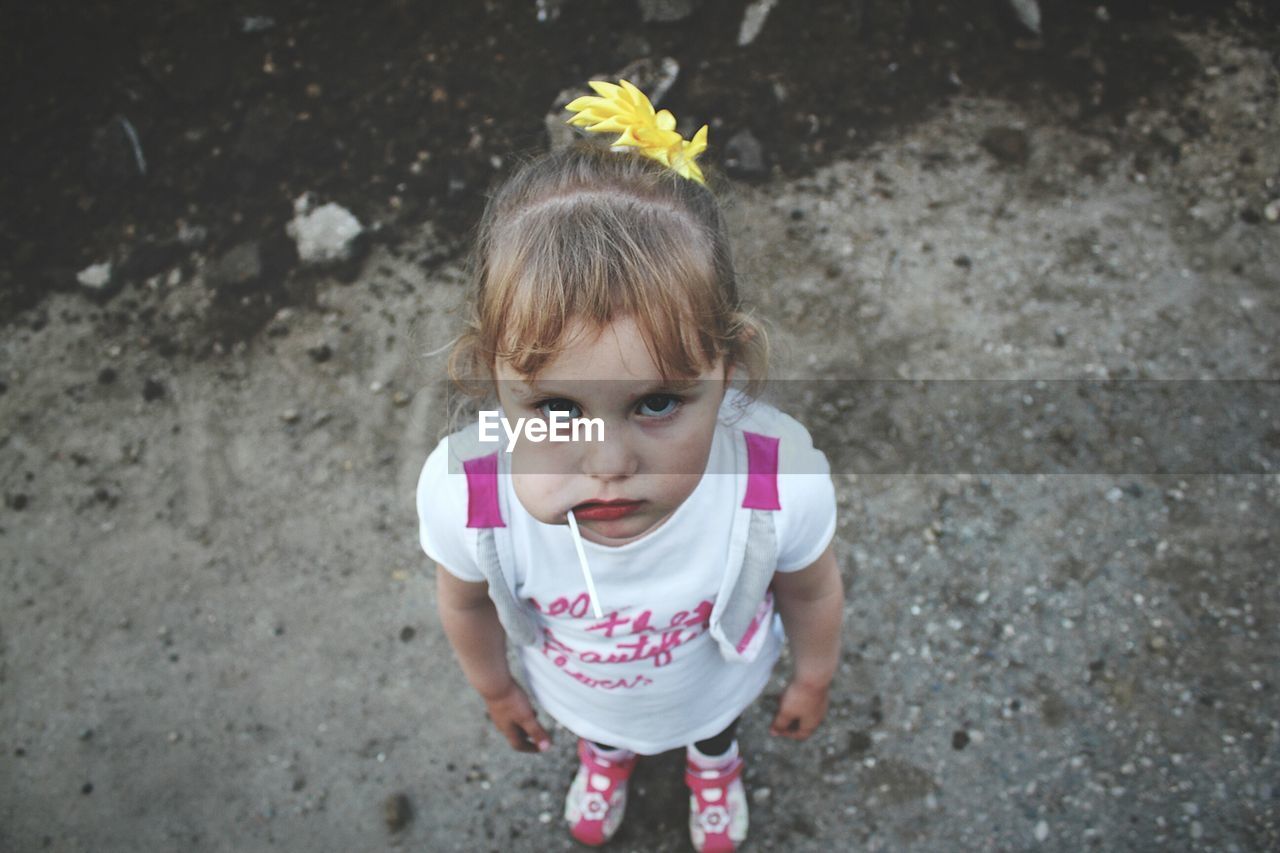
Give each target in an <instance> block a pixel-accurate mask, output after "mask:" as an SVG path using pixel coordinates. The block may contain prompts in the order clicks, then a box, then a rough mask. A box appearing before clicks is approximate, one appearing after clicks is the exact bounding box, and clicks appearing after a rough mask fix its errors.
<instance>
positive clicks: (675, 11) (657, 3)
mask: <svg viewBox="0 0 1280 853" xmlns="http://www.w3.org/2000/svg"><path fill="white" fill-rule="evenodd" d="M697 5H698V3H697V0H640V18H641V20H643V21H644V22H645V23H646V24H648V23H662V24H669V23H672V22H674V21H683V20H684V19H685V18H687V17H689V16H690V15H692V14H693V10H694V7H696V6H697Z"/></svg>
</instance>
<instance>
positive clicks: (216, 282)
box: [204, 240, 263, 293]
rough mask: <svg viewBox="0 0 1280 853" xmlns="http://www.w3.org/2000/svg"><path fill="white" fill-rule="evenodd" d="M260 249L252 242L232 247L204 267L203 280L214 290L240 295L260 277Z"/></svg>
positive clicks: (261, 265)
mask: <svg viewBox="0 0 1280 853" xmlns="http://www.w3.org/2000/svg"><path fill="white" fill-rule="evenodd" d="M262 271H263V264H262V248H261V247H260V246H259V245H258V244H257V243H256V242H253V241H252V240H249V241H246V242H244V243H238V244H236V245H235V246H232V247H231V248H230V249H228V250H227V251H226V252H224V253H223V254H222V255H220V256H219V257H218V258H217V259H216V260H214V261H213V262H212V263H210V264H209V265H208V266H207V267H205V272H204V279H205V282H206V283H208V285H209V286H210V287H212V288H213V289H214V290H225V291H228V292H232V293H240V292H244V291H247V290H249V289H250V288H251V287H252V286H253V285H254V284H255V283H256V282H257V281H258V279H260V278H261V277H262Z"/></svg>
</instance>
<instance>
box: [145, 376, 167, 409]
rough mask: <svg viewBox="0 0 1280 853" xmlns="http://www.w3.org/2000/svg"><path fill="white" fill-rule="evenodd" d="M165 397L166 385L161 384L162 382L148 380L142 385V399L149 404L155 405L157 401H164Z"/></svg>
mask: <svg viewBox="0 0 1280 853" xmlns="http://www.w3.org/2000/svg"><path fill="white" fill-rule="evenodd" d="M164 395H165V390H164V385H162V384H161V383H160V380H158V379H153V378H148V379H147V381H146V382H144V383H143V384H142V399H143V400H145V401H147V402H148V403H154V402H155V401H156V400H159V399H162V398H163V397H164Z"/></svg>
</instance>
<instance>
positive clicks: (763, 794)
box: [751, 788, 773, 806]
mask: <svg viewBox="0 0 1280 853" xmlns="http://www.w3.org/2000/svg"><path fill="white" fill-rule="evenodd" d="M772 796H773V789H772V788H756V789H755V790H754V791H752V792H751V802H753V803H755V804H756V805H757V806H762V805H764V804H765V803H767V802H769V798H770V797H772Z"/></svg>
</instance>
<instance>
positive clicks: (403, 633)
mask: <svg viewBox="0 0 1280 853" xmlns="http://www.w3.org/2000/svg"><path fill="white" fill-rule="evenodd" d="M417 633H418V632H417V631H415V630H413V626H412V625H405V626H404V627H403V628H401V629H400V642H402V643H407V642H409V641H410V640H412V639H413V638H414V637H415V636H417Z"/></svg>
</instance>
